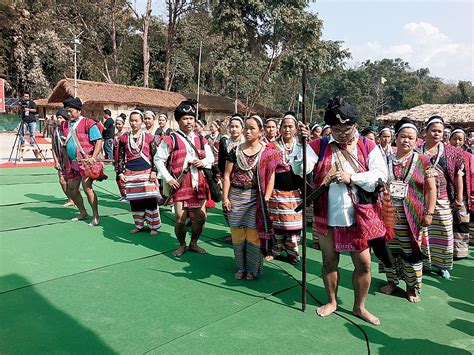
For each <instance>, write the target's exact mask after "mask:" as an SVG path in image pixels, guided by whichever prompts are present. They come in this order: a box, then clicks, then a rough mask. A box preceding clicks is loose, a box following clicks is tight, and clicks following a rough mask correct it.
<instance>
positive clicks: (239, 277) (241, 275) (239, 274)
mask: <svg viewBox="0 0 474 355" xmlns="http://www.w3.org/2000/svg"><path fill="white" fill-rule="evenodd" d="M244 274H245V273H243V272H242V271H237V272H236V273H235V274H234V279H236V280H242V279H243V278H244Z"/></svg>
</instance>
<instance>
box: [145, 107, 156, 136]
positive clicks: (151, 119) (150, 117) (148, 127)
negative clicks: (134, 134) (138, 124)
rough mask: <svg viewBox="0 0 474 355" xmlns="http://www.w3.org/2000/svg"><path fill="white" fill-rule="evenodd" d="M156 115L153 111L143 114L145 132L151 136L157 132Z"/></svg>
mask: <svg viewBox="0 0 474 355" xmlns="http://www.w3.org/2000/svg"><path fill="white" fill-rule="evenodd" d="M155 119H156V116H155V113H154V112H153V111H145V113H144V114H143V123H144V124H145V131H146V132H147V133H149V134H151V135H154V134H155V132H156V128H155Z"/></svg>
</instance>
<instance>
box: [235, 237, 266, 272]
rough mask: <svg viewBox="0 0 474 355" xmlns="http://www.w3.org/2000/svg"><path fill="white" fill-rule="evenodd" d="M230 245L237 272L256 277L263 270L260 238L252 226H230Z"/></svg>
mask: <svg viewBox="0 0 474 355" xmlns="http://www.w3.org/2000/svg"><path fill="white" fill-rule="evenodd" d="M230 232H231V234H232V246H233V248H234V256H235V264H236V268H237V271H238V272H244V273H245V272H246V273H251V274H252V275H253V276H255V277H258V276H259V275H260V274H261V273H262V272H263V255H262V252H261V250H260V238H259V236H258V232H257V230H256V229H254V228H231V229H230Z"/></svg>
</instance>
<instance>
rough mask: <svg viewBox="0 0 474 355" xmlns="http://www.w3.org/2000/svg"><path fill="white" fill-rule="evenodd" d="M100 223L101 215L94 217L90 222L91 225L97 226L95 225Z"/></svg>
mask: <svg viewBox="0 0 474 355" xmlns="http://www.w3.org/2000/svg"><path fill="white" fill-rule="evenodd" d="M99 223H100V219H99V217H93V218H92V221H91V223H89V225H90V226H91V227H95V226H98V225H99Z"/></svg>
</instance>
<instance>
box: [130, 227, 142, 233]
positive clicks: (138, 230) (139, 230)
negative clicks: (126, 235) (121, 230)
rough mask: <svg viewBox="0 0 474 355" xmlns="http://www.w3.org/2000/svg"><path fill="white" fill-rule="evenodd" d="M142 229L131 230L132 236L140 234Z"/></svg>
mask: <svg viewBox="0 0 474 355" xmlns="http://www.w3.org/2000/svg"><path fill="white" fill-rule="evenodd" d="M141 231H142V229H141V228H133V229H131V230H130V234H137V233H138V232H141Z"/></svg>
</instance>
